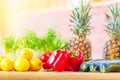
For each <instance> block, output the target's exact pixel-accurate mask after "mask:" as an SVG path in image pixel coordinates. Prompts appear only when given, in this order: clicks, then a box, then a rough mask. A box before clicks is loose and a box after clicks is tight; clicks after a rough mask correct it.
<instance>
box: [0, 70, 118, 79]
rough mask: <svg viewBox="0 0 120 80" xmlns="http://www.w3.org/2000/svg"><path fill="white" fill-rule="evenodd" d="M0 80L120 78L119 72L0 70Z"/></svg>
mask: <svg viewBox="0 0 120 80" xmlns="http://www.w3.org/2000/svg"><path fill="white" fill-rule="evenodd" d="M0 80H120V73H89V72H2V71H1V72H0Z"/></svg>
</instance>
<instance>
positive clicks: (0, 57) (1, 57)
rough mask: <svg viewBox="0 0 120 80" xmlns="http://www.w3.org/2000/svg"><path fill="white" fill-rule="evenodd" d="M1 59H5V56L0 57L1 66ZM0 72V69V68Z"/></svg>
mask: <svg viewBox="0 0 120 80" xmlns="http://www.w3.org/2000/svg"><path fill="white" fill-rule="evenodd" d="M3 58H5V56H3V55H0V64H1V61H2V59H3ZM0 70H1V67H0Z"/></svg>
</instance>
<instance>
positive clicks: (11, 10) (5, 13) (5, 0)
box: [0, 0, 102, 35]
mask: <svg viewBox="0 0 120 80" xmlns="http://www.w3.org/2000/svg"><path fill="white" fill-rule="evenodd" d="M93 1H94V2H100V1H102V0H93ZM71 2H72V3H77V2H78V0H71V1H70V0H0V34H1V35H7V34H9V33H11V32H12V31H11V30H12V29H13V28H14V27H15V26H16V27H17V25H16V24H17V23H18V22H16V21H18V18H19V17H21V14H22V13H24V12H27V11H30V10H38V11H39V10H41V9H45V8H56V7H63V6H68V4H71ZM11 28H12V29H11Z"/></svg>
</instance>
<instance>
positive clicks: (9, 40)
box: [1, 34, 18, 53]
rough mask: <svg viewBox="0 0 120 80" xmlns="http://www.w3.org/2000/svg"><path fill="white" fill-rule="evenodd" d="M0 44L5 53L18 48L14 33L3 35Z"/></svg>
mask: <svg viewBox="0 0 120 80" xmlns="http://www.w3.org/2000/svg"><path fill="white" fill-rule="evenodd" d="M1 44H2V46H3V47H4V50H5V53H9V52H14V51H16V50H17V49H18V47H17V46H15V45H16V38H15V36H14V35H12V34H11V35H9V36H7V37H4V38H3V39H2V41H1Z"/></svg>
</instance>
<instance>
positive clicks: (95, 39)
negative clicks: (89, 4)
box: [0, 0, 120, 53]
mask: <svg viewBox="0 0 120 80" xmlns="http://www.w3.org/2000/svg"><path fill="white" fill-rule="evenodd" d="M78 1H79V0H0V36H6V35H9V34H11V33H14V34H15V35H16V36H20V35H22V34H23V33H24V32H25V31H26V30H27V29H29V28H31V29H33V30H35V31H36V32H37V33H39V34H43V33H44V32H45V29H47V27H53V28H55V29H56V30H57V31H58V32H59V33H61V34H63V35H64V36H66V37H68V38H70V37H71V35H72V33H71V31H70V29H69V27H68V25H69V17H70V14H71V11H72V8H73V7H74V6H76V5H77V4H78ZM92 1H93V2H94V8H93V9H92V11H91V14H97V15H94V17H93V19H92V24H91V25H92V26H93V29H92V30H91V34H90V35H89V39H90V40H91V41H92V44H93V53H98V52H102V51H101V50H102V48H103V44H104V42H105V41H106V40H107V39H108V35H107V34H106V32H105V31H104V29H105V27H104V24H105V18H104V13H105V12H106V11H107V10H108V8H107V5H109V4H114V3H115V2H116V1H117V2H120V0H92ZM101 42H102V44H101ZM96 44H97V45H96ZM96 46H97V47H96Z"/></svg>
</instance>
